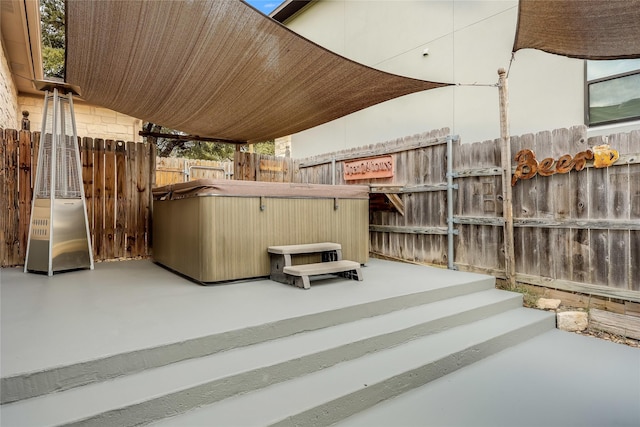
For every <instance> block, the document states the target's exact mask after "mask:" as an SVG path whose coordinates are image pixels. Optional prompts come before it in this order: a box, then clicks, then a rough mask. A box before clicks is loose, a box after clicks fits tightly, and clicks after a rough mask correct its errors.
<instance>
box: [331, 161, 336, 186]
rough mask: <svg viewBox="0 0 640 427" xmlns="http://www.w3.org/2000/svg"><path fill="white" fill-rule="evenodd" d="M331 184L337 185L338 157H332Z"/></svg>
mask: <svg viewBox="0 0 640 427" xmlns="http://www.w3.org/2000/svg"><path fill="white" fill-rule="evenodd" d="M331 185H336V159H335V157H334V158H333V159H331Z"/></svg>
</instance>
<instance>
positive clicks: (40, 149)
mask: <svg viewBox="0 0 640 427" xmlns="http://www.w3.org/2000/svg"><path fill="white" fill-rule="evenodd" d="M48 106H49V91H48V90H47V91H45V92H44V107H43V109H42V124H41V125H40V144H39V146H38V163H37V164H36V180H35V181H34V184H33V196H32V197H31V215H32V216H33V212H34V211H35V207H36V198H37V197H38V193H39V192H40V177H41V176H42V169H43V163H44V156H43V154H44V148H45V147H44V141H46V140H47V137H46V131H47V128H46V125H47V110H48ZM32 231H33V220H30V221H29V234H27V252H26V256H25V259H24V272H25V273H26V272H27V266H28V265H29V250H30V248H31V232H32Z"/></svg>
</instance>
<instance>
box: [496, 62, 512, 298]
mask: <svg viewBox="0 0 640 427" xmlns="http://www.w3.org/2000/svg"><path fill="white" fill-rule="evenodd" d="M498 77H499V80H498V90H499V94H500V138H501V140H502V146H501V149H500V157H501V164H502V211H503V216H504V264H505V268H504V270H505V275H506V277H507V281H508V282H509V285H510V286H512V287H513V286H515V284H516V262H515V250H514V237H513V203H512V197H513V195H512V191H511V137H510V136H509V94H508V88H507V72H506V70H505V69H504V68H500V69H499V70H498Z"/></svg>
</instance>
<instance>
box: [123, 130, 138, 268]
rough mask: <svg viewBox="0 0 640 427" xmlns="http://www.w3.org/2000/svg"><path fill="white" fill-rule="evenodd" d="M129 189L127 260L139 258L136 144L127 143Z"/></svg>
mask: <svg viewBox="0 0 640 427" xmlns="http://www.w3.org/2000/svg"><path fill="white" fill-rule="evenodd" d="M127 171H128V175H127V189H128V196H129V198H130V200H129V204H128V205H127V247H126V255H127V258H132V257H135V256H137V253H136V231H137V228H138V226H137V220H138V202H139V200H138V197H137V196H138V162H137V161H136V143H135V142H131V141H129V142H127Z"/></svg>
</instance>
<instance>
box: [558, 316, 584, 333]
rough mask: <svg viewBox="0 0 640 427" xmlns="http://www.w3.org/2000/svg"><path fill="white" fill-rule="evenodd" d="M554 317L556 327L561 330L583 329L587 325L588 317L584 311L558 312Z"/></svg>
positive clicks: (574, 330) (573, 330)
mask: <svg viewBox="0 0 640 427" xmlns="http://www.w3.org/2000/svg"><path fill="white" fill-rule="evenodd" d="M556 318H557V324H558V329H560V330H563V331H569V332H576V331H584V330H585V329H587V326H589V319H588V317H587V313H585V312H584V311H564V312H561V313H558V314H557V315H556Z"/></svg>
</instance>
